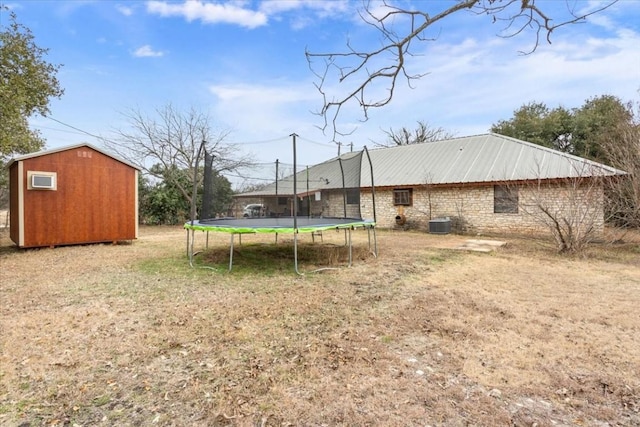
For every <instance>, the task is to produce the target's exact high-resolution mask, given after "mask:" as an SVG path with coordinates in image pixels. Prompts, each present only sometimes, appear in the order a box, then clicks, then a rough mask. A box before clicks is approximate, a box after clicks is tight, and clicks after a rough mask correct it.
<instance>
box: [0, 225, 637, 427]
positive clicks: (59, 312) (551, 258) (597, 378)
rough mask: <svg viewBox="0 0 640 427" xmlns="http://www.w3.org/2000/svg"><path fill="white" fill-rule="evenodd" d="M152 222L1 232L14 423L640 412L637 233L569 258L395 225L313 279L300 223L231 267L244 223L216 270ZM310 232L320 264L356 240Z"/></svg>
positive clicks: (5, 421)
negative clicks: (118, 240)
mask: <svg viewBox="0 0 640 427" xmlns="http://www.w3.org/2000/svg"><path fill="white" fill-rule="evenodd" d="M141 234H142V235H141V238H140V239H139V240H138V241H136V242H134V243H133V244H125V245H116V246H113V245H91V246H73V247H62V248H56V249H41V250H26V251H18V250H15V249H13V248H12V247H11V246H10V243H9V241H8V236H7V235H6V232H0V238H1V239H2V240H1V241H0V299H1V301H2V305H1V312H0V322H1V323H0V328H1V329H0V332H1V333H0V344H1V346H2V347H1V355H0V424H1V425H7V426H28V425H30V426H39V425H47V426H48V425H70V426H76V425H78V426H89V425H91V426H93V425H98V426H110V425H132V426H133V425H136V426H137V425H141V426H147V425H149V426H155V425H159V426H165V425H180V426H182V425H189V426H216V425H238V426H245V425H246V426H253V425H257V426H281V425H309V426H321V425H330V426H334V425H385V426H406V425H444V426H459V425H460V426H462V425H465V426H466V425H476V426H494V425H505V426H511V425H513V426H531V425H538V426H552V425H553V426H563V425H564V426H573V425H612V426H613V425H616V426H634V425H639V424H640V345H639V344H638V343H640V316H639V315H638V307H639V306H640V266H639V261H640V249H639V245H638V243H637V242H635V243H623V244H617V245H599V246H597V245H596V246H594V247H592V248H591V249H590V251H589V252H588V253H587V254H586V255H583V256H580V257H574V258H565V257H560V256H558V255H556V254H554V252H553V249H552V248H551V247H550V246H548V245H547V244H545V243H541V242H537V241H531V240H522V239H507V240H508V242H509V244H508V245H507V246H506V247H505V248H502V249H500V250H499V251H497V252H494V253H491V254H477V253H467V252H461V251H456V250H452V249H450V248H452V247H455V246H456V245H458V244H459V243H460V242H461V241H462V240H464V239H463V238H461V237H459V236H433V235H426V234H419V233H402V232H383V231H380V232H379V233H378V243H379V246H380V257H378V258H377V259H374V258H373V257H371V256H368V255H367V252H368V251H367V245H366V233H354V237H355V238H356V251H355V255H354V258H355V261H354V264H353V267H352V268H350V269H338V270H330V271H325V272H323V273H320V274H307V275H305V276H304V277H301V276H298V275H296V274H295V273H293V268H292V260H291V258H290V256H291V252H290V251H291V246H289V242H287V241H286V240H287V236H286V235H283V236H281V237H280V243H279V245H278V247H274V246H273V245H266V244H265V243H270V242H272V240H273V237H272V236H245V237H243V246H242V247H241V248H239V250H237V251H236V253H235V254H234V261H235V262H234V264H235V266H234V270H233V271H232V272H231V273H228V272H226V265H227V262H228V247H227V244H228V237H227V235H224V236H214V235H212V238H211V241H212V242H211V245H210V246H211V248H210V249H209V250H208V251H206V252H205V253H203V254H201V255H198V257H197V263H198V264H199V265H204V264H206V265H212V264H216V265H217V266H218V269H217V270H216V271H212V270H209V269H201V268H197V269H191V268H190V267H189V265H188V262H187V260H186V257H185V244H186V242H185V233H184V231H183V230H180V229H176V228H144V229H142V231H141ZM625 238H626V239H627V240H628V239H629V236H626V237H625ZM198 239H199V240H198V244H199V245H201V244H202V238H201V237H200V236H199V235H198ZM289 239H290V237H289ZM302 239H303V240H304V239H306V241H307V242H308V240H309V239H308V237H304V236H303V237H302ZM283 240H285V241H283ZM324 240H325V244H328V243H334V244H335V245H339V244H340V243H341V242H343V240H342V235H341V234H338V235H329V233H325V236H324ZM303 243H304V242H303ZM282 248H286V249H284V250H283V249H282ZM301 248H302V249H301V250H302V252H303V261H301V263H302V266H301V268H302V269H303V270H306V271H308V270H310V269H312V268H316V267H319V266H324V265H326V262H325V261H324V260H325V259H327V255H330V257H332V259H333V261H332V262H331V264H332V265H336V264H339V263H341V262H343V261H344V257H345V256H346V254H345V253H344V251H343V250H342V251H341V249H340V248H338V247H337V246H331V247H329V248H326V247H324V248H322V249H318V245H316V246H315V247H313V246H311V245H309V244H302V245H301Z"/></svg>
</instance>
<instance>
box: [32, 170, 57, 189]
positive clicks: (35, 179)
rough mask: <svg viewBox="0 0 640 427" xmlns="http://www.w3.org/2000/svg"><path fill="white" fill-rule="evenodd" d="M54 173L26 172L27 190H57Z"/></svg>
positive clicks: (55, 174)
mask: <svg viewBox="0 0 640 427" xmlns="http://www.w3.org/2000/svg"><path fill="white" fill-rule="evenodd" d="M57 178H58V176H57V173H56V172H40V171H27V189H28V190H56V189H57V188H58V179H57Z"/></svg>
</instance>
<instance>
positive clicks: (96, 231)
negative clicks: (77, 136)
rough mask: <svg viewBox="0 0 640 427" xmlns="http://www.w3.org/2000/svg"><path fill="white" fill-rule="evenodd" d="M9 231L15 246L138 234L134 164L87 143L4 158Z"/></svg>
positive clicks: (107, 239)
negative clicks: (6, 178)
mask: <svg viewBox="0 0 640 427" xmlns="http://www.w3.org/2000/svg"><path fill="white" fill-rule="evenodd" d="M8 167H9V191H10V201H9V210H10V224H11V225H10V237H11V240H13V242H14V243H15V244H16V245H18V247H21V248H33V247H42V246H59V245H74V244H85V243H100V242H118V241H126V240H133V239H136V238H137V237H138V173H139V170H138V168H137V167H135V166H133V165H131V164H129V163H127V162H126V161H123V160H121V159H118V158H116V157H114V156H112V155H111V154H109V153H107V152H105V151H103V150H101V149H99V148H96V147H94V146H92V145H90V144H78V145H73V146H67V147H63V148H57V149H53V150H47V151H40V152H37V153H30V154H26V155H23V156H19V157H16V158H14V159H13V160H11V162H9V165H8Z"/></svg>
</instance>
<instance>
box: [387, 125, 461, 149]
mask: <svg viewBox="0 0 640 427" xmlns="http://www.w3.org/2000/svg"><path fill="white" fill-rule="evenodd" d="M383 132H384V133H385V134H386V135H387V141H386V142H384V143H375V144H376V145H377V146H379V147H393V146H396V145H411V144H424V143H425V142H435V141H442V140H444V139H451V138H453V137H454V134H453V133H451V132H449V131H447V130H445V129H444V128H441V127H437V128H436V127H432V126H430V125H429V123H427V122H423V121H420V120H419V121H418V127H417V128H416V129H414V130H411V129H408V128H406V127H403V128H402V129H400V130H397V131H396V130H393V128H389V130H388V131H386V130H383Z"/></svg>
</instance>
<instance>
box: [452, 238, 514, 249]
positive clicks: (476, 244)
mask: <svg viewBox="0 0 640 427" xmlns="http://www.w3.org/2000/svg"><path fill="white" fill-rule="evenodd" d="M506 244H507V242H502V241H499V240H477V239H471V240H467V241H465V242H464V243H463V244H462V245H460V246H458V247H456V249H460V250H464V251H474V252H491V251H495V250H496V249H497V248H500V247H502V246H504V245H506Z"/></svg>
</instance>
